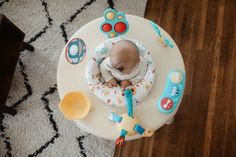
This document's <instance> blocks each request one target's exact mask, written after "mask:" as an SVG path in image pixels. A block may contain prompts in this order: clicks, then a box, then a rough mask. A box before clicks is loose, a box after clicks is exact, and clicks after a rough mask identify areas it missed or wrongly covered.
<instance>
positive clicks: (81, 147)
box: [76, 136, 87, 157]
mask: <svg viewBox="0 0 236 157" xmlns="http://www.w3.org/2000/svg"><path fill="white" fill-rule="evenodd" d="M84 138H85V136H79V137H77V138H76V139H77V142H78V144H79V148H80V154H81V155H82V156H83V157H87V155H86V153H85V148H84V143H83V140H84Z"/></svg>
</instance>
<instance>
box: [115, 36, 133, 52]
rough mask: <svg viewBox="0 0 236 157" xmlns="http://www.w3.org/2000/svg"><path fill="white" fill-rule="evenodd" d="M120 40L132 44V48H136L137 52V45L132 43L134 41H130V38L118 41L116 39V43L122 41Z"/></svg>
mask: <svg viewBox="0 0 236 157" xmlns="http://www.w3.org/2000/svg"><path fill="white" fill-rule="evenodd" d="M122 42H124V43H127V44H129V45H130V46H132V47H133V48H135V49H136V52H137V53H138V47H137V45H136V44H135V43H134V42H132V41H130V40H127V39H123V40H120V41H117V42H116V43H118V44H119V43H122Z"/></svg>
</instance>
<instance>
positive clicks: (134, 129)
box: [109, 89, 153, 146]
mask: <svg viewBox="0 0 236 157" xmlns="http://www.w3.org/2000/svg"><path fill="white" fill-rule="evenodd" d="M123 95H124V98H125V102H126V108H127V113H125V114H122V115H121V116H120V115H118V114H116V113H114V112H112V113H110V115H109V119H110V120H112V121H114V122H116V123H117V129H118V130H119V131H120V136H119V138H118V139H117V140H116V145H118V146H121V145H122V144H123V143H124V140H125V137H126V135H128V136H131V135H134V134H136V133H139V134H140V135H143V136H147V137H149V136H151V135H152V134H153V131H151V130H150V129H144V128H143V127H142V126H141V125H140V124H139V120H138V119H137V118H136V117H135V116H134V115H133V103H132V97H133V90H132V89H125V90H124V94H123Z"/></svg>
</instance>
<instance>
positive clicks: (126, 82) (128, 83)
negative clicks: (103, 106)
mask: <svg viewBox="0 0 236 157" xmlns="http://www.w3.org/2000/svg"><path fill="white" fill-rule="evenodd" d="M120 85H121V87H122V88H124V89H125V88H126V87H128V86H130V85H132V83H131V82H130V81H129V80H124V81H122V82H121V83H120Z"/></svg>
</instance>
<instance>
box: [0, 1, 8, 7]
mask: <svg viewBox="0 0 236 157" xmlns="http://www.w3.org/2000/svg"><path fill="white" fill-rule="evenodd" d="M5 2H9V0H4V1H2V2H0V8H1V7H2V5H3V4H4V3H5Z"/></svg>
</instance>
